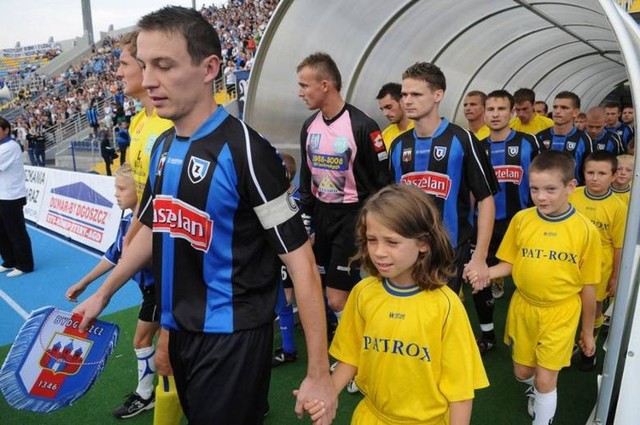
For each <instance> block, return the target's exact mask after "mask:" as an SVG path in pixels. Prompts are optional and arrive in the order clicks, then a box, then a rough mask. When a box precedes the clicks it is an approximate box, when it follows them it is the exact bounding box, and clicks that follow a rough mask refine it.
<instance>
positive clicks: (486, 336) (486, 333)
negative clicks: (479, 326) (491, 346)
mask: <svg viewBox="0 0 640 425" xmlns="http://www.w3.org/2000/svg"><path fill="white" fill-rule="evenodd" d="M482 338H483V339H488V340H490V341H495V340H496V333H495V331H493V330H490V331H482Z"/></svg>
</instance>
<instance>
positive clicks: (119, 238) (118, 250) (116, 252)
mask: <svg viewBox="0 0 640 425" xmlns="http://www.w3.org/2000/svg"><path fill="white" fill-rule="evenodd" d="M132 218H133V214H131V213H129V214H127V215H125V216H122V218H120V225H119V226H118V234H117V235H116V240H115V241H114V242H113V243H112V244H111V246H110V247H109V249H107V251H106V252H105V253H104V256H103V258H104V259H105V260H107V261H108V262H110V263H111V264H113V265H114V266H115V265H116V264H118V261H119V260H120V257H121V256H122V246H123V244H124V237H125V236H126V234H127V231H128V230H129V226H131V219H132ZM132 279H133V280H135V281H136V282H137V283H138V286H140V289H144V288H147V287H150V286H153V285H155V280H154V279H153V271H152V270H151V269H147V268H145V269H142V270H140V271H139V272H137V273H136V274H134V275H133V278H132Z"/></svg>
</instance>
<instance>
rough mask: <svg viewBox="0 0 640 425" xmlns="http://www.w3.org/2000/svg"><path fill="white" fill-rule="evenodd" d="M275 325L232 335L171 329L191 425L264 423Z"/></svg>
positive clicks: (173, 358)
mask: <svg viewBox="0 0 640 425" xmlns="http://www.w3.org/2000/svg"><path fill="white" fill-rule="evenodd" d="M272 349H273V324H272V323H269V324H268V325H265V326H262V327H260V328H256V329H249V330H244V331H237V332H234V333H232V334H204V333H191V332H180V331H174V330H171V331H169V359H170V361H171V366H172V367H173V373H174V376H175V380H176V388H177V390H178V396H179V398H180V403H181V404H182V409H183V411H184V414H185V416H186V417H187V419H188V421H189V425H214V424H225V425H261V424H262V423H263V422H264V414H265V412H266V411H267V398H268V395H269V380H270V378H271V351H272Z"/></svg>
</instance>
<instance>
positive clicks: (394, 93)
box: [376, 83, 402, 101]
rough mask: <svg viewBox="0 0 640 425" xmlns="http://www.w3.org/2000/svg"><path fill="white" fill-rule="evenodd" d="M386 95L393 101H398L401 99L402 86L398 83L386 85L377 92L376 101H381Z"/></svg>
mask: <svg viewBox="0 0 640 425" xmlns="http://www.w3.org/2000/svg"><path fill="white" fill-rule="evenodd" d="M386 95H389V96H391V97H392V98H393V99H394V100H396V101H399V100H400V99H402V84H398V83H387V84H385V85H384V86H382V88H380V91H379V92H378V95H377V96H376V99H377V100H380V99H382V98H383V97H385V96H386Z"/></svg>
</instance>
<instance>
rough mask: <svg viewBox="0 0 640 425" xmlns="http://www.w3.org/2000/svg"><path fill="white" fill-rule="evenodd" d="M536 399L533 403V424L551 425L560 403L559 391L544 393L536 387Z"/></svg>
mask: <svg viewBox="0 0 640 425" xmlns="http://www.w3.org/2000/svg"><path fill="white" fill-rule="evenodd" d="M534 391H535V394H536V399H535V402H534V403H533V423H532V425H549V424H550V423H551V422H552V421H553V416H554V415H555V414H556V406H557V405H558V391H557V390H556V389H555V388H554V389H553V391H551V392H548V393H545V394H542V393H540V392H538V390H536V389H535V388H534Z"/></svg>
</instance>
